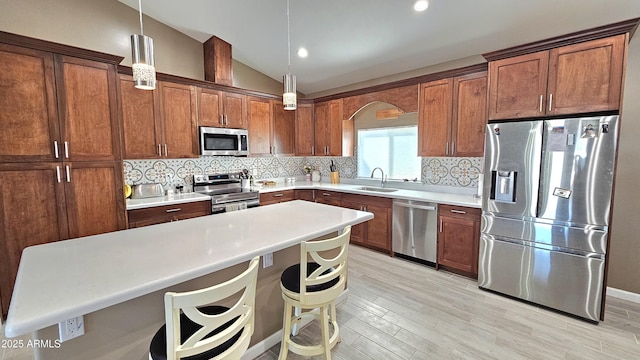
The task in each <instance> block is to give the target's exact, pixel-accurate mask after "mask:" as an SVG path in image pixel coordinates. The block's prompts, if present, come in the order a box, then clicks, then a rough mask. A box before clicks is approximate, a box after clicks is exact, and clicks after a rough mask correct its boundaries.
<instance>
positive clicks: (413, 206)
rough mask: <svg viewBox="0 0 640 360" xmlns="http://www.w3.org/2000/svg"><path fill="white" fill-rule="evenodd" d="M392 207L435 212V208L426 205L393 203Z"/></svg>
mask: <svg viewBox="0 0 640 360" xmlns="http://www.w3.org/2000/svg"><path fill="white" fill-rule="evenodd" d="M393 206H402V207H406V208H410V209H421V210H429V211H435V210H436V207H435V206H428V205H415V204H405V203H393Z"/></svg>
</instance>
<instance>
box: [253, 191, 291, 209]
mask: <svg viewBox="0 0 640 360" xmlns="http://www.w3.org/2000/svg"><path fill="white" fill-rule="evenodd" d="M294 198H295V196H294V191H293V190H283V191H274V192H268V193H261V194H260V206H264V205H271V204H277V203H281V202H285V201H291V200H293V199H294Z"/></svg>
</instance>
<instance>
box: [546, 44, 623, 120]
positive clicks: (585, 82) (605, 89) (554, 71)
mask: <svg viewBox="0 0 640 360" xmlns="http://www.w3.org/2000/svg"><path fill="white" fill-rule="evenodd" d="M626 41H627V40H626V35H618V36H614V37H610V38H605V39H600V40H594V41H588V42H584V43H579V44H575V45H569V46H563V47H560V48H556V49H552V50H551V51H550V52H549V84H548V89H547V92H548V103H547V104H548V105H547V113H548V114H576V113H583V112H591V111H605V110H617V109H618V108H619V107H620V91H621V84H622V72H623V70H622V69H623V63H624V49H625V43H626Z"/></svg>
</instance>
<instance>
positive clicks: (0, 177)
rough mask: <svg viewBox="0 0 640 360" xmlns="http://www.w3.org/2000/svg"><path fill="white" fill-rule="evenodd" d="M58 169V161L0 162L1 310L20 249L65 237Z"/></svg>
mask: <svg viewBox="0 0 640 360" xmlns="http://www.w3.org/2000/svg"><path fill="white" fill-rule="evenodd" d="M58 171H60V163H42V162H41V163H30V164H0V252H1V253H2V254H3V255H2V261H0V294H1V295H2V305H3V308H2V313H3V314H7V311H8V308H9V302H10V300H11V293H12V290H13V284H14V282H15V278H16V274H17V272H18V264H19V263H20V256H21V254H22V250H23V249H24V248H26V247H27V246H32V245H39V244H45V243H49V242H53V241H58V240H61V239H66V238H67V235H68V228H67V215H66V212H65V196H64V184H63V182H62V181H60V182H58V181H57V178H58V177H57V174H58V173H59V172H58ZM120 176H122V175H120ZM61 180H62V179H61ZM92 211H93V209H92Z"/></svg>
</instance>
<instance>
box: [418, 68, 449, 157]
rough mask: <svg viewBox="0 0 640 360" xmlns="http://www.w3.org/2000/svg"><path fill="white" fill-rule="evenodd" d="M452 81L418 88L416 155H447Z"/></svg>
mask: <svg viewBox="0 0 640 360" xmlns="http://www.w3.org/2000/svg"><path fill="white" fill-rule="evenodd" d="M452 104H453V79H452V78H448V79H442V80H436V81H431V82H428V83H425V84H422V85H421V87H420V113H419V115H418V155H420V156H446V155H449V149H450V144H449V138H450V134H451V112H452V110H453V109H452Z"/></svg>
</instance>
